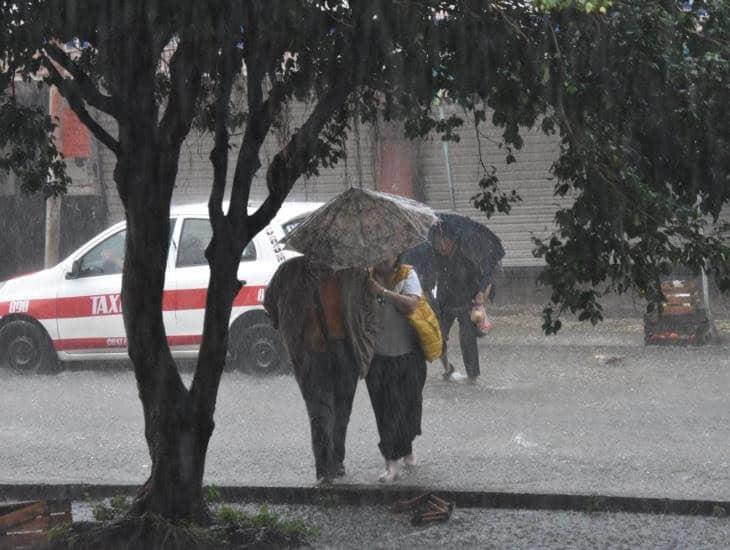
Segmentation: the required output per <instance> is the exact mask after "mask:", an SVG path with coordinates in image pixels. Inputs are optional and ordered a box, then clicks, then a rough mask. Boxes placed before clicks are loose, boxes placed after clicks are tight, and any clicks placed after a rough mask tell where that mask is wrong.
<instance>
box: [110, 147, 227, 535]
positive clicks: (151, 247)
mask: <svg viewBox="0 0 730 550" xmlns="http://www.w3.org/2000/svg"><path fill="white" fill-rule="evenodd" d="M148 137H149V139H148V140H145V139H140V140H139V143H147V144H148V145H147V146H146V147H144V148H142V147H134V148H130V149H131V150H129V153H128V155H125V157H126V158H121V159H120V160H119V165H118V170H119V171H120V172H121V173H123V178H124V179H123V180H121V181H124V182H125V188H124V197H125V210H126V218H127V243H126V256H125V266H124V276H123V280H122V302H123V304H124V322H125V328H126V332H127V340H128V347H129V355H130V358H131V360H132V363H133V365H134V371H135V376H136V379H137V387H138V391H139V396H140V400H141V401H142V407H143V411H144V420H145V437H146V440H147V445H148V448H149V452H150V459H151V461H152V468H151V473H150V477H149V479H148V480H147V482H146V483H145V485H144V487H143V489H142V491H141V493H140V494H139V496H138V498H137V499H136V501H135V504H134V506H133V509H132V513H133V514H137V515H139V514H142V513H145V512H152V513H155V514H158V515H160V516H163V517H165V518H167V519H170V520H173V521H176V520H195V521H204V520H205V519H206V518H207V514H206V505H205V500H204V498H203V494H202V486H203V473H204V470H205V456H206V452H207V449H208V441H209V439H210V436H211V434H212V432H213V418H212V411H209V410H206V409H205V408H203V409H201V408H200V406H199V405H198V404H197V403H196V401H197V400H196V399H194V397H193V395H192V393H191V392H190V391H188V389H187V388H186V387H185V385H184V384H183V382H182V379H181V378H180V375H179V373H178V370H177V366H176V364H175V361H174V360H173V358H172V354H171V352H170V348H169V346H168V343H167V335H166V332H165V327H164V323H163V314H162V297H163V289H164V284H165V268H166V263H167V253H168V246H169V235H170V224H169V216H170V201H171V190H172V187H173V185H174V181H175V176H176V166H177V158H178V154H177V152H176V151H164V150H162V151H161V150H160V149H159V148H157V147H155V146H154V141H153V140H154V137H150V136H148ZM149 140H152V144H153V145H151V146H150V145H149V143H150V141H149ZM127 159H134V160H133V161H127ZM120 191H122V190H121V189H120Z"/></svg>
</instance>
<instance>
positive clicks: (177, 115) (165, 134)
mask: <svg viewBox="0 0 730 550" xmlns="http://www.w3.org/2000/svg"><path fill="white" fill-rule="evenodd" d="M201 49H202V46H201V45H200V44H197V43H195V41H194V40H192V39H189V38H187V37H185V36H183V38H182V39H181V40H180V42H179V44H178V46H177V49H176V50H175V53H174V54H173V56H172V60H171V61H170V97H169V99H168V103H167V108H166V109H165V113H164V115H163V116H162V119H161V120H160V136H161V138H162V142H163V143H166V144H168V145H179V144H180V143H182V141H183V140H184V139H185V136H187V134H188V132H189V130H190V125H191V124H192V121H193V118H194V116H195V105H196V102H197V99H198V94H199V93H200V82H201V61H202V53H203V52H201Z"/></svg>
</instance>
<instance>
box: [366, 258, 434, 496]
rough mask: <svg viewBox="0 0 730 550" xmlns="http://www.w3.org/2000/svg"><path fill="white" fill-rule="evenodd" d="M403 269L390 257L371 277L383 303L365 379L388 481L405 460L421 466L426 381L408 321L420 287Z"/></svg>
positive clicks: (419, 348)
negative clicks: (418, 452) (417, 447)
mask: <svg viewBox="0 0 730 550" xmlns="http://www.w3.org/2000/svg"><path fill="white" fill-rule="evenodd" d="M402 267H403V266H401V265H400V263H399V261H398V258H397V256H395V255H391V256H390V257H388V258H386V259H385V260H384V261H383V262H381V263H379V264H378V265H376V266H374V267H373V269H372V270H371V279H370V291H371V292H372V293H373V294H374V295H375V296H376V297H377V300H378V307H377V311H376V316H377V327H378V330H377V332H376V335H375V355H374V356H373V359H372V362H371V364H370V369H369V371H368V374H367V377H366V378H365V381H366V383H367V388H368V393H369V394H370V402H371V403H372V407H373V412H374V413H375V422H376V424H377V427H378V435H379V436H380V443H379V444H378V446H379V448H380V452H381V453H382V455H383V457H384V458H385V472H384V473H383V474H382V475H381V476H380V481H383V482H392V481H394V480H395V479H396V478H397V477H398V473H399V470H400V461H401V459H402V460H403V462H404V463H405V465H407V466H415V464H416V458H415V455H414V453H413V441H414V439H415V438H416V436H418V435H420V434H421V416H422V410H423V386H424V384H425V382H426V358H425V355H424V350H423V348H422V344H421V341H419V334H418V333H417V332H416V329H415V328H414V324H413V323H412V322H411V321H410V320H409V317H412V316H413V314H414V313H415V312H416V311H417V309H418V307H419V304H420V303H421V300H422V291H421V284H420V282H419V280H418V275H417V274H416V272H415V270H413V269H412V268H410V266H409V267H408V268H407V269H403V268H402ZM404 275H405V276H404Z"/></svg>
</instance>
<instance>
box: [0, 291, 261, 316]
mask: <svg viewBox="0 0 730 550" xmlns="http://www.w3.org/2000/svg"><path fill="white" fill-rule="evenodd" d="M265 290H266V287H265V286H245V287H243V288H242V289H241V291H240V292H239V293H238V295H237V296H236V299H235V300H234V301H233V306H234V307H242V306H255V305H259V304H261V303H262V302H263V299H264V291H265ZM207 294H208V290H207V289H204V288H192V289H183V290H168V291H165V293H164V295H163V300H162V309H163V311H175V310H178V311H183V310H191V309H204V308H205V299H206V296H207ZM12 313H23V314H27V315H29V316H31V317H34V318H35V319H70V318H75V317H98V316H105V315H120V314H121V313H122V302H121V299H120V297H119V294H99V295H93V296H72V297H68V298H44V299H35V300H13V301H10V302H0V317H2V316H5V315H9V314H12Z"/></svg>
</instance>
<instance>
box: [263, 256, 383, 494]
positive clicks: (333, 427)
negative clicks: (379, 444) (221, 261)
mask: <svg viewBox="0 0 730 550" xmlns="http://www.w3.org/2000/svg"><path fill="white" fill-rule="evenodd" d="M375 305H376V304H375V299H374V297H373V295H372V293H371V292H370V289H369V278H368V274H367V272H366V271H365V270H363V269H360V270H355V269H346V270H341V271H336V272H335V271H332V270H331V269H330V268H328V267H326V266H323V265H315V264H312V263H311V262H309V261H308V260H307V259H306V258H305V257H301V256H300V257H297V258H293V259H291V260H288V261H286V262H285V263H283V264H282V265H281V266H279V269H278V270H277V272H276V273H275V274H274V277H273V278H272V280H271V282H270V283H269V286H268V288H267V290H266V295H265V298H264V307H265V309H266V311H267V312H268V313H269V316H270V317H271V321H272V323H273V325H274V327H275V328H277V329H278V330H279V331H280V332H281V334H282V336H283V340H284V344H285V347H286V348H287V351H288V352H289V357H290V358H291V361H292V364H293V367H294V376H295V377H296V380H297V383H298V384H299V388H300V390H301V393H302V397H303V398H304V402H305V404H306V407H307V414H308V416H309V422H310V429H311V436H312V451H313V453H314V463H315V470H316V475H317V481H318V482H320V483H324V482H330V481H331V480H333V479H334V478H338V477H342V476H344V475H345V466H344V460H345V439H346V436H347V426H348V423H349V421H350V413H351V412H352V403H353V399H354V397H355V390H356V389H357V380H358V376H361V377H365V375H367V373H368V369H369V367H370V362H371V359H372V355H373V350H374V337H375V331H376V327H375Z"/></svg>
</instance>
